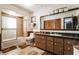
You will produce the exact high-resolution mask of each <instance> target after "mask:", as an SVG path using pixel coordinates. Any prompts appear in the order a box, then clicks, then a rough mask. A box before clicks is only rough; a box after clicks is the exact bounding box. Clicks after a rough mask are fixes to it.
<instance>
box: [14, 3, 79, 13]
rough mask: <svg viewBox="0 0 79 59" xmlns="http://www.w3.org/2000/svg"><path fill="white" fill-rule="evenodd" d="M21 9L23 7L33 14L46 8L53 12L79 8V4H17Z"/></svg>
mask: <svg viewBox="0 0 79 59" xmlns="http://www.w3.org/2000/svg"><path fill="white" fill-rule="evenodd" d="M16 5H17V6H19V7H22V8H24V9H26V10H29V11H31V12H36V11H39V10H43V9H45V8H50V9H52V10H55V9H57V8H62V7H68V8H75V7H79V4H31V5H27V4H16Z"/></svg>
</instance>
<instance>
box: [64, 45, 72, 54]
mask: <svg viewBox="0 0 79 59" xmlns="http://www.w3.org/2000/svg"><path fill="white" fill-rule="evenodd" d="M64 54H65V55H73V46H72V45H71V46H64Z"/></svg>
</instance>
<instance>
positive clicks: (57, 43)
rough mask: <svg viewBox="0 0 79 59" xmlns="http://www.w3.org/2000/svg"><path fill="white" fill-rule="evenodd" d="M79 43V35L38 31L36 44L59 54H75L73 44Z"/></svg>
mask: <svg viewBox="0 0 79 59" xmlns="http://www.w3.org/2000/svg"><path fill="white" fill-rule="evenodd" d="M74 45H79V36H77V35H74V34H73V35H68V34H67V35H66V33H65V35H64V34H62V33H61V34H59V33H58V34H49V33H41V32H40V33H36V34H35V46H36V47H38V48H41V49H43V50H45V51H48V52H51V53H52V54H57V55H73V46H74Z"/></svg>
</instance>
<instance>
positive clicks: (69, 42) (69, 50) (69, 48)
mask: <svg viewBox="0 0 79 59" xmlns="http://www.w3.org/2000/svg"><path fill="white" fill-rule="evenodd" d="M76 44H77V41H76V40H74V39H64V54H65V55H73V45H76Z"/></svg>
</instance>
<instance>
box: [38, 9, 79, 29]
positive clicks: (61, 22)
mask: <svg viewBox="0 0 79 59" xmlns="http://www.w3.org/2000/svg"><path fill="white" fill-rule="evenodd" d="M40 29H41V30H42V29H43V30H79V9H74V10H71V11H66V12H63V13H58V14H51V15H45V16H41V17H40Z"/></svg>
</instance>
